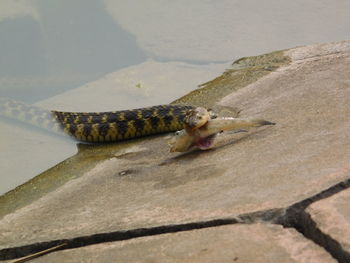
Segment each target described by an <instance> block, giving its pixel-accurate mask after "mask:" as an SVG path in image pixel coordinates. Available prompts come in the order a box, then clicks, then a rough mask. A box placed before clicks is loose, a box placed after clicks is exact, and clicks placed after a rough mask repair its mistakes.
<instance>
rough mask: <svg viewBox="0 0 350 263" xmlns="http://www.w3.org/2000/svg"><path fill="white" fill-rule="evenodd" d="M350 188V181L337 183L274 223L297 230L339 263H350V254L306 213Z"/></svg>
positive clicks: (300, 204)
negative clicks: (321, 201)
mask: <svg viewBox="0 0 350 263" xmlns="http://www.w3.org/2000/svg"><path fill="white" fill-rule="evenodd" d="M349 187H350V179H347V180H345V181H342V182H340V183H337V184H335V185H333V186H331V187H329V188H327V189H326V190H323V191H322V192H320V193H318V194H316V195H314V196H312V197H309V198H307V199H305V200H302V201H300V202H298V203H295V204H293V205H291V206H290V207H288V208H287V209H286V212H285V214H284V215H283V216H281V217H279V218H276V219H277V220H276V221H275V222H274V223H276V224H280V225H282V226H284V227H286V228H295V229H296V230H297V231H298V232H299V233H301V234H302V235H303V236H304V237H306V238H307V239H309V240H311V241H312V242H314V243H316V244H318V245H319V246H321V247H323V248H324V249H325V250H326V251H327V252H328V253H330V254H331V255H332V256H333V257H334V258H335V259H336V260H337V261H338V262H340V263H347V262H350V253H349V252H347V251H346V250H345V249H343V247H342V246H341V245H340V243H339V242H338V241H337V240H335V239H333V238H332V237H331V236H329V235H327V234H325V233H323V232H322V231H321V230H320V229H319V228H318V226H317V224H316V222H315V221H314V220H313V219H312V218H311V216H310V215H309V214H308V213H307V212H306V211H305V209H306V208H307V207H308V206H309V205H311V204H312V203H314V202H317V201H319V200H321V199H325V198H327V197H330V196H332V195H334V194H337V193H339V192H341V191H343V190H345V189H347V188H349Z"/></svg>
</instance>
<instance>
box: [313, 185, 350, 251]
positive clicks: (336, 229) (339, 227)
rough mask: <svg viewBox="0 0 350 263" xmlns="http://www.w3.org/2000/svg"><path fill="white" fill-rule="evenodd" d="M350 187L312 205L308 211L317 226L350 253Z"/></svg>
mask: <svg viewBox="0 0 350 263" xmlns="http://www.w3.org/2000/svg"><path fill="white" fill-rule="evenodd" d="M349 204H350V189H347V190H343V191H341V192H339V193H337V194H335V195H333V196H331V197H328V198H326V199H323V200H320V201H318V202H316V203H313V204H312V205H310V206H309V207H308V208H307V209H306V212H307V213H308V214H310V216H311V219H312V220H313V221H314V222H315V223H316V226H317V228H318V229H319V230H320V231H321V232H322V233H324V234H325V235H327V236H329V237H330V238H332V239H333V240H336V241H337V242H338V243H339V244H340V245H341V247H342V249H343V250H344V251H346V252H347V253H348V254H350V206H349Z"/></svg>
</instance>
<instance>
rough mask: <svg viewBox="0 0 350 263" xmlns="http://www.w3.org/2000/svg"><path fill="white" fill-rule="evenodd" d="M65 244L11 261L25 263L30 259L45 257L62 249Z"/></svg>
mask: <svg viewBox="0 0 350 263" xmlns="http://www.w3.org/2000/svg"><path fill="white" fill-rule="evenodd" d="M66 245H67V243H63V244H60V245H57V246H54V247H50V248H48V249H45V250H42V251H39V252H36V253H34V254H31V255H28V256H25V257H22V258H20V259H17V260H15V261H13V262H12V263H22V262H26V261H28V260H31V259H34V258H37V257H40V256H42V255H45V254H47V253H50V252H52V251H55V250H57V249H59V248H61V247H64V246H66Z"/></svg>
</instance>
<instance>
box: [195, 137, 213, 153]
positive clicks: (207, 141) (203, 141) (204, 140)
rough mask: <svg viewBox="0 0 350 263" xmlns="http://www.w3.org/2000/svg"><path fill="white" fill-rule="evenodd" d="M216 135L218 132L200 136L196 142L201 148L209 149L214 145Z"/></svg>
mask: <svg viewBox="0 0 350 263" xmlns="http://www.w3.org/2000/svg"><path fill="white" fill-rule="evenodd" d="M215 137H216V133H215V134H212V135H210V136H206V137H200V138H199V139H197V140H196V142H195V143H194V145H195V146H197V147H198V148H199V149H201V150H207V149H209V148H211V147H212V146H213V145H214V139H215Z"/></svg>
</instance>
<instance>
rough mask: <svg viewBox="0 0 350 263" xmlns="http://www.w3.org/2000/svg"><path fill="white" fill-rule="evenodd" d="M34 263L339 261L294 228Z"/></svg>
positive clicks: (88, 251)
mask: <svg viewBox="0 0 350 263" xmlns="http://www.w3.org/2000/svg"><path fill="white" fill-rule="evenodd" d="M35 262H38V263H39V262H43V263H44V262H52V263H54V262H193V263H196V262H201V263H202V262H222V263H225V262H251V263H257V262H264V263H269V262H271V263H273V262H284V263H293V262H295V263H303V262H304V263H312V262H314V263H326V262H336V260H334V259H333V258H332V257H331V256H330V255H329V254H328V253H327V252H326V251H324V250H323V249H322V248H320V247H318V246H317V245H315V244H314V243H312V242H311V241H309V240H306V239H305V238H303V236H302V235H300V234H299V233H298V232H296V231H295V230H293V229H283V228H282V227H280V226H276V225H264V224H253V225H247V226H246V225H233V226H221V227H214V228H207V229H200V230H193V231H186V232H179V233H171V234H165V235H157V236H150V237H142V238H135V239H132V240H127V241H121V242H111V243H104V244H99V245H93V246H88V247H84V248H77V249H72V250H66V251H63V252H56V253H53V254H51V255H47V256H43V257H42V258H40V259H37V260H35Z"/></svg>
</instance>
